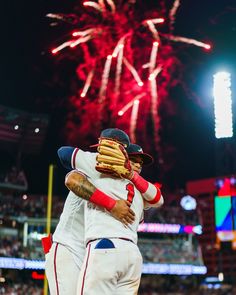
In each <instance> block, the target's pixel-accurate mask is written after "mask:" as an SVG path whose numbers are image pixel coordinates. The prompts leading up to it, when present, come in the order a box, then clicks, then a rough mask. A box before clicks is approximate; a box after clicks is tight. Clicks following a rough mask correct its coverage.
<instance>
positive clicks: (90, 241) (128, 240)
mask: <svg viewBox="0 0 236 295" xmlns="http://www.w3.org/2000/svg"><path fill="white" fill-rule="evenodd" d="M102 239H105V238H97V239H94V240H89V241H88V242H87V244H86V247H87V246H88V244H89V243H92V242H94V241H98V240H102ZM106 239H119V240H124V241H127V242H131V243H134V241H132V240H130V239H127V238H120V237H118V238H117V237H115V238H106Z"/></svg>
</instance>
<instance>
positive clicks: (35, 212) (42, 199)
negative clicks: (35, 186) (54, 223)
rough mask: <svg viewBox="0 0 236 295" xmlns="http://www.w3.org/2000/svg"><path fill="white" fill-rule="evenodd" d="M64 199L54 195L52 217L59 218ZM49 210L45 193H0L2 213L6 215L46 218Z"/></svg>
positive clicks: (0, 209) (0, 213)
mask: <svg viewBox="0 0 236 295" xmlns="http://www.w3.org/2000/svg"><path fill="white" fill-rule="evenodd" d="M63 205H64V200H59V198H58V197H57V196H54V197H53V206H52V217H53V218H59V216H60V214H61V212H62V208H63ZM46 210H47V196H43V195H26V194H23V195H22V194H18V195H14V196H13V195H9V194H2V195H1V193H0V215H2V216H6V217H17V218H19V217H33V218H45V216H46Z"/></svg>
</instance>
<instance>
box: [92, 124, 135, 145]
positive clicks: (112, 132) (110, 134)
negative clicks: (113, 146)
mask: <svg viewBox="0 0 236 295" xmlns="http://www.w3.org/2000/svg"><path fill="white" fill-rule="evenodd" d="M100 138H108V139H114V140H116V141H118V142H120V143H122V144H123V145H124V147H125V148H127V147H128V146H129V145H130V140H129V136H128V135H127V134H126V133H125V132H124V131H123V130H121V129H118V128H108V129H104V130H103V131H102V132H101V134H100V136H99V139H100ZM95 146H98V144H95V145H91V146H90V147H95Z"/></svg>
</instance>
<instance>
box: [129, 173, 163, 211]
mask: <svg viewBox="0 0 236 295" xmlns="http://www.w3.org/2000/svg"><path fill="white" fill-rule="evenodd" d="M131 182H133V184H134V185H135V187H136V189H138V190H139V191H140V193H141V194H142V197H143V198H144V200H145V201H146V202H147V203H148V204H149V206H148V207H160V206H162V205H163V203H164V199H163V196H162V194H161V190H160V185H159V184H157V185H154V184H152V183H151V182H149V181H147V180H146V179H144V178H143V177H142V176H140V175H139V174H138V173H137V172H134V175H133V177H132V179H131Z"/></svg>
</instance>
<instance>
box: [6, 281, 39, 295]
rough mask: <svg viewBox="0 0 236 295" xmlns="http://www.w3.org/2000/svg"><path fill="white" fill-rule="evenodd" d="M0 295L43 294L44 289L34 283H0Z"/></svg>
mask: <svg viewBox="0 0 236 295" xmlns="http://www.w3.org/2000/svg"><path fill="white" fill-rule="evenodd" d="M0 295H43V289H42V288H40V287H38V286H35V284H33V283H31V284H30V283H28V284H22V283H19V284H11V285H2V286H1V285H0Z"/></svg>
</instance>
